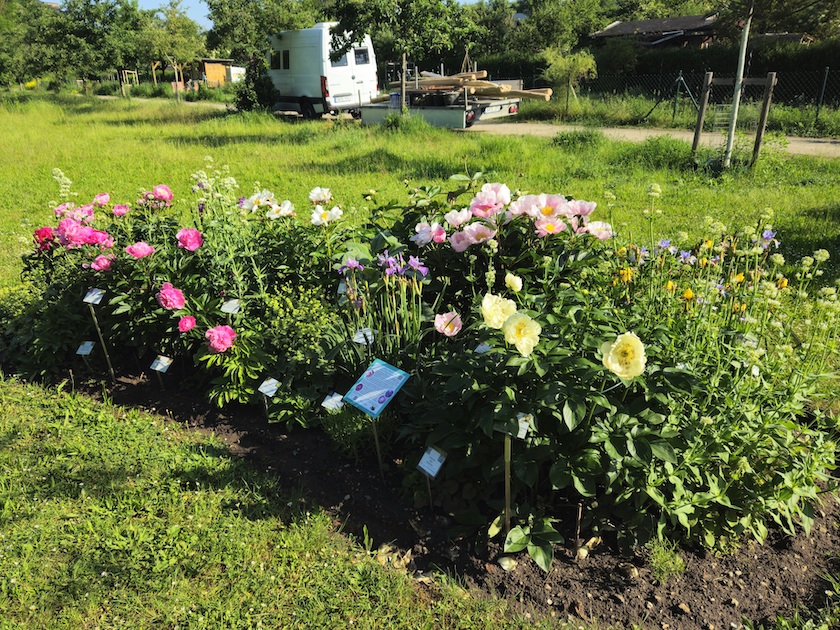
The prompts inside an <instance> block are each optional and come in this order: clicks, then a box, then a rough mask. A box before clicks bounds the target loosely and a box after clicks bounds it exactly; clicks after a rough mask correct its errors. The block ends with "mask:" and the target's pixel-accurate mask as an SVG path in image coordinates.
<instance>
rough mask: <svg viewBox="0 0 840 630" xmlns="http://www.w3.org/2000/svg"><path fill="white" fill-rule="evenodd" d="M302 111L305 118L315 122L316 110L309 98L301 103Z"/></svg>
mask: <svg viewBox="0 0 840 630" xmlns="http://www.w3.org/2000/svg"><path fill="white" fill-rule="evenodd" d="M300 111H301V113H303V117H304V118H305V119H306V120H315V118H316V116H315V108H314V107H313V106H312V101H310V100H309V99H308V98H305V99H303V100H302V101H301V102H300Z"/></svg>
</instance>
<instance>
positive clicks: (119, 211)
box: [113, 203, 128, 217]
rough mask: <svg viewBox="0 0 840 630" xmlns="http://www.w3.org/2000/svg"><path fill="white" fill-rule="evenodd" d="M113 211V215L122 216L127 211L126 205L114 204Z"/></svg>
mask: <svg viewBox="0 0 840 630" xmlns="http://www.w3.org/2000/svg"><path fill="white" fill-rule="evenodd" d="M113 212H114V216H115V217H124V216H125V215H126V213H127V212H128V206H127V205H126V204H124V203H118V204H115V205H114V210H113Z"/></svg>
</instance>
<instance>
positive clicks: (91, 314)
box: [88, 304, 117, 385]
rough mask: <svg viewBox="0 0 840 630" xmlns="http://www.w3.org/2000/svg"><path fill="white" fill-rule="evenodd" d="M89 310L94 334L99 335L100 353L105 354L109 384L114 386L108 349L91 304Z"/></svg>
mask: <svg viewBox="0 0 840 630" xmlns="http://www.w3.org/2000/svg"><path fill="white" fill-rule="evenodd" d="M88 308H89V309H90V316H91V317H92V318H93V327H94V328H96V334H97V335H99V343H100V344H101V345H102V352H104V353H105V363H107V364H108V371H109V372H110V373H111V382H112V383H113V384H114V385H116V384H117V377H116V376H115V375H114V366H112V365H111V357H110V356H109V355H108V348H107V347H106V346H105V339H103V337H102V331H101V330H100V329H99V321H97V319H96V311H94V310H93V304H88Z"/></svg>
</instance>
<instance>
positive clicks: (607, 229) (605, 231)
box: [586, 221, 613, 241]
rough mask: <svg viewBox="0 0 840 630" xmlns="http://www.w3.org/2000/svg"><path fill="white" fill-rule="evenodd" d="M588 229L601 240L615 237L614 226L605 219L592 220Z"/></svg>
mask: <svg viewBox="0 0 840 630" xmlns="http://www.w3.org/2000/svg"><path fill="white" fill-rule="evenodd" d="M586 231H587V232H589V233H590V234H591V235H592V236H594V237H595V238H597V239H598V240H601V241H605V240H607V239H608V238H612V237H613V229H612V226H611V225H610V224H609V223H606V222H604V221H592V222H591V223H589V224H588V225H587V226H586Z"/></svg>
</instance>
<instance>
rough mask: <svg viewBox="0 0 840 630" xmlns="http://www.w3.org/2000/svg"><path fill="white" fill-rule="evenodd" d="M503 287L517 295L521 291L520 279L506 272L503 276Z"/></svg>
mask: <svg viewBox="0 0 840 630" xmlns="http://www.w3.org/2000/svg"><path fill="white" fill-rule="evenodd" d="M505 286H506V287H507V288H508V289H510V290H511V291H513V292H514V293H519V292H520V291H521V290H522V278H520V277H519V276H515V275H513V274H512V273H510V272H507V273H506V274H505Z"/></svg>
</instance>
